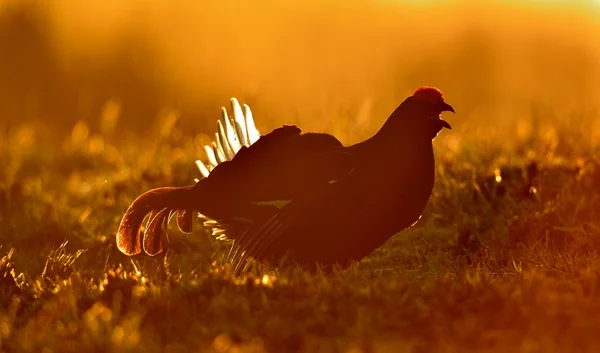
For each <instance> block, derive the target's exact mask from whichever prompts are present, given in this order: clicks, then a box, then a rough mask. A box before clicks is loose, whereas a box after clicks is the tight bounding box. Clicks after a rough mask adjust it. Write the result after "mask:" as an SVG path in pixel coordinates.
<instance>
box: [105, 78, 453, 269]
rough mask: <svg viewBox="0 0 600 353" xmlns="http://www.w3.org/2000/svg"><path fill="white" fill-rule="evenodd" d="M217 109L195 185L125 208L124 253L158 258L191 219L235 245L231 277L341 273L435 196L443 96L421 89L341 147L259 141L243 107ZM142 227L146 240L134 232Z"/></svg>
mask: <svg viewBox="0 0 600 353" xmlns="http://www.w3.org/2000/svg"><path fill="white" fill-rule="evenodd" d="M232 108H233V112H234V114H233V115H234V116H233V118H230V117H228V115H227V112H226V111H225V109H224V108H223V119H222V122H221V121H219V122H218V132H217V134H216V140H215V142H213V144H212V146H207V147H206V150H207V154H208V160H209V164H208V167H207V166H206V165H204V163H202V162H200V161H198V162H197V164H198V167H199V169H200V171H201V172H202V174H203V175H204V176H205V177H204V178H203V179H200V180H199V181H198V182H197V183H196V184H195V185H194V186H186V187H164V188H158V189H154V190H150V191H148V192H146V193H145V194H142V195H141V196H139V197H138V198H137V199H136V200H135V201H134V202H133V203H132V204H131V206H129V208H128V210H127V212H126V213H125V215H124V216H123V219H122V221H121V225H120V227H119V230H118V232H117V245H118V248H119V249H120V250H121V251H122V252H124V253H125V254H128V255H135V254H138V253H141V252H142V250H143V251H144V252H146V253H147V254H149V255H155V254H158V253H160V252H161V251H162V250H163V246H164V244H165V243H166V240H167V232H166V226H167V224H168V221H169V219H170V218H171V216H172V215H177V224H178V226H179V228H180V229H181V230H182V231H184V232H190V231H191V224H192V217H193V214H194V212H198V213H199V214H200V215H201V217H203V218H204V219H206V221H205V222H204V224H205V225H206V226H209V227H212V228H213V234H214V235H215V236H218V237H219V238H221V239H229V240H231V241H232V242H233V244H232V247H231V250H230V254H229V260H230V262H231V263H232V265H233V266H234V268H235V269H236V270H239V269H241V268H243V266H244V265H245V264H247V263H248V260H249V259H256V260H259V261H279V260H281V259H287V260H288V261H291V262H293V263H297V264H301V265H305V266H308V267H314V266H315V265H316V264H320V265H323V266H326V267H328V266H330V265H334V264H338V265H341V266H346V265H348V264H349V263H351V262H352V261H358V260H360V259H362V258H363V257H365V256H366V255H368V254H369V253H370V252H372V251H373V250H374V249H376V248H378V247H379V246H381V245H382V244H383V243H384V242H385V241H386V240H388V239H389V238H390V237H391V236H393V235H394V234H396V233H398V232H400V231H402V230H404V229H406V228H408V227H410V226H411V225H413V224H414V223H416V222H417V221H418V220H419V218H420V217H421V214H422V212H423V210H424V208H425V206H426V205H427V202H428V200H429V197H430V195H431V191H432V189H433V183H434V176H435V163H434V155H433V145H432V140H433V139H434V138H435V137H436V136H437V134H438V133H439V132H440V131H441V130H442V129H443V128H448V129H450V128H451V127H450V125H449V124H448V123H447V122H446V121H444V120H442V119H441V117H440V115H441V113H442V112H445V111H451V112H454V109H453V108H452V106H450V105H449V104H447V103H446V102H445V101H444V98H443V95H442V93H441V91H439V90H438V89H436V88H433V87H421V88H419V89H417V90H416V91H415V92H414V93H413V95H411V96H410V97H408V98H406V99H405V100H404V101H403V102H402V103H401V104H400V105H399V106H398V107H397V108H396V109H395V110H394V111H393V112H392V114H391V115H390V117H389V118H388V119H387V120H386V121H385V123H384V124H383V126H382V127H381V128H380V129H379V131H378V132H377V133H375V134H374V135H373V136H372V137H371V138H369V139H367V140H365V141H362V142H360V143H357V144H354V145H351V146H343V145H342V143H341V142H340V141H339V140H337V139H336V138H335V137H334V136H332V135H329V134H323V133H302V131H301V130H300V129H299V128H298V127H296V126H283V127H281V128H278V129H275V130H273V131H272V132H270V133H269V134H267V135H264V136H262V137H261V136H260V134H259V133H258V130H256V128H255V126H254V121H253V119H252V114H251V111H250V109H249V108H248V106H244V108H245V112H242V109H241V107H240V106H239V104H238V103H237V100H235V99H232ZM145 219H148V221H147V223H146V226H145V230H144V232H143V234H140V228H141V226H142V223H144V220H145Z"/></svg>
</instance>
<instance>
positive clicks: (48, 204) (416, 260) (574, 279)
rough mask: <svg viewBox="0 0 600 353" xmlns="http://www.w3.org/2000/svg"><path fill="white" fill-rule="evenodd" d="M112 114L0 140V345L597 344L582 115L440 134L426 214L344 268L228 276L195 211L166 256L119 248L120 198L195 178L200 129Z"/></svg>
mask: <svg viewBox="0 0 600 353" xmlns="http://www.w3.org/2000/svg"><path fill="white" fill-rule="evenodd" d="M116 118H117V117H116V116H114V115H111V113H110V110H109V111H108V112H107V113H106V114H104V116H103V117H102V119H101V120H100V122H99V125H100V126H101V127H102V128H101V129H100V131H99V132H90V130H89V129H88V127H87V125H86V124H85V123H83V122H80V123H77V124H76V125H75V126H74V127H73V130H72V133H71V135H70V136H69V137H68V138H66V139H59V141H56V140H57V139H56V138H54V139H53V138H50V137H49V136H47V133H46V132H45V131H44V129H42V128H41V127H39V126H32V125H20V126H19V125H14V126H12V127H11V128H9V129H7V131H6V132H4V133H3V135H2V136H1V137H0V160H1V161H3V163H2V164H1V167H0V239H1V240H0V244H1V246H2V247H1V248H0V257H1V258H2V260H0V351H5V352H83V351H115V352H121V351H123V352H125V351H145V352H158V351H165V352H188V351H195V352H196V351H197V352H201V351H211V350H212V351H215V352H296V351H297V352H321V351H323V352H331V351H334V352H335V351H339V352H424V351H434V352H465V351H482V352H509V351H511V352H512V351H521V352H568V351H570V352H595V351H597V350H598V349H600V341H599V340H598V339H597V334H598V332H600V316H599V315H598V313H600V287H599V286H600V261H599V260H598V249H599V248H600V159H599V156H600V154H599V153H598V152H599V151H598V146H597V145H596V144H594V143H593V142H592V141H591V139H590V138H588V136H587V135H586V131H585V129H583V128H581V127H580V126H575V124H573V126H570V125H568V124H560V123H559V122H553V121H552V120H549V121H546V123H547V124H548V125H544V126H530V127H529V129H524V128H523V126H520V127H519V126H515V127H514V129H513V128H507V131H503V132H497V133H495V134H489V133H488V134H487V135H484V134H482V133H481V132H474V131H472V132H469V131H468V130H467V129H463V130H462V132H461V130H460V128H459V129H458V131H456V129H455V130H453V131H452V132H444V133H443V134H446V135H444V136H441V138H440V139H439V140H436V141H435V146H436V153H437V180H436V185H435V189H434V193H433V195H432V198H431V201H430V204H429V206H428V208H427V210H426V212H425V215H424V216H423V218H422V219H421V221H420V222H419V223H418V225H417V226H416V227H414V228H413V229H411V230H409V231H405V232H403V233H401V234H399V235H397V236H395V237H394V238H392V239H391V240H390V241H388V242H387V243H386V244H385V245H384V246H383V247H381V248H380V249H378V250H377V251H375V252H374V253H373V254H372V255H371V256H369V257H368V258H366V259H364V260H363V261H361V262H360V263H358V264H356V265H353V266H352V267H350V268H349V269H347V270H339V269H338V270H336V271H334V272H333V273H330V274H324V273H310V272H305V271H303V270H302V269H299V268H294V267H290V266H288V267H283V268H280V269H274V268H266V267H260V266H257V267H255V268H253V269H252V271H251V272H250V273H249V274H247V275H244V276H242V277H234V276H232V274H231V271H230V269H229V268H228V267H227V265H226V264H225V262H224V259H225V255H226V252H227V250H228V247H227V244H226V243H220V242H217V241H214V240H212V239H211V238H210V236H209V235H208V233H207V232H205V231H204V230H203V229H202V228H201V227H200V222H197V223H196V224H195V231H194V233H193V234H192V235H183V234H180V233H178V231H177V230H176V227H173V228H172V229H171V232H170V235H171V244H170V250H169V251H168V252H167V253H166V254H165V255H161V256H157V257H154V258H149V257H143V256H139V257H134V258H128V257H126V256H124V255H122V254H120V253H119V252H118V251H117V250H116V248H115V245H114V235H115V233H116V229H117V226H118V224H119V221H120V217H121V216H122V214H123V212H124V211H125V209H126V208H127V206H128V204H129V203H130V202H131V201H132V200H133V199H134V197H136V196H137V195H139V194H140V193H141V192H143V191H146V190H148V189H149V188H151V187H156V186H163V185H184V184H189V183H191V181H192V180H193V178H195V177H198V175H199V173H198V172H197V171H196V170H195V167H194V163H193V161H194V159H195V158H196V157H199V156H202V154H201V152H200V151H201V149H200V147H201V146H200V142H201V141H203V138H202V137H196V136H188V135H186V134H185V133H184V132H182V131H180V130H179V129H178V125H177V122H176V120H175V118H173V117H171V118H169V117H168V115H167V117H166V118H164V119H159V120H157V121H156V122H154V130H153V131H154V132H153V133H151V135H150V136H144V137H143V138H142V137H139V136H138V137H133V136H132V137H130V138H128V139H121V138H119V139H117V138H116V137H113V135H114V129H115V125H116V122H115V121H113V120H114V119H116ZM258 119H260V118H258ZM525 120H526V121H529V119H528V118H527V117H525ZM259 121H260V120H259ZM373 123H374V124H375V122H373ZM511 129H512V130H511ZM347 133H348V134H351V133H352V131H348V132H347ZM505 138H510V139H509V140H506V139H505ZM365 221H368V220H365ZM339 237H340V241H343V237H344V235H343V234H339ZM315 246H318V244H315Z"/></svg>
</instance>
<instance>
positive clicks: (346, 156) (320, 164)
mask: <svg viewBox="0 0 600 353" xmlns="http://www.w3.org/2000/svg"><path fill="white" fill-rule="evenodd" d="M303 163H304V168H306V169H307V170H313V171H315V174H316V176H315V177H314V178H313V182H312V184H311V185H306V186H305V187H302V188H301V189H302V190H299V192H298V193H297V194H296V197H295V198H293V199H288V200H279V202H280V203H282V205H281V207H278V208H277V209H273V212H272V214H271V217H270V218H268V219H267V220H266V221H264V222H261V223H258V224H257V223H255V224H252V225H251V226H249V227H248V228H247V229H245V230H244V231H243V232H242V233H241V234H239V235H238V236H237V237H235V241H236V243H235V245H234V247H233V248H232V251H231V253H230V261H231V262H232V264H233V266H234V268H236V270H239V269H240V268H241V267H242V266H243V265H244V264H245V263H246V260H247V259H248V257H259V256H260V255H261V254H262V252H263V251H265V249H267V248H268V246H269V245H270V244H271V243H272V242H273V241H275V240H276V239H277V238H279V237H280V236H281V235H282V234H283V233H285V232H286V231H287V230H288V229H290V228H292V227H295V226H297V224H298V223H301V222H303V220H307V219H312V218H315V217H318V216H322V215H319V213H320V211H319V210H320V209H321V207H320V206H323V205H322V203H328V202H332V201H333V200H334V198H335V195H337V194H340V193H344V192H345V189H346V188H347V187H348V185H349V179H351V177H352V172H353V170H354V168H355V166H356V155H355V154H354V153H350V152H348V151H347V150H346V149H343V148H341V149H336V150H332V151H329V152H325V153H321V154H319V155H317V156H314V157H313V158H310V159H308V160H306V161H303ZM317 181H318V183H317ZM274 201H275V200H273V202H274ZM263 202H266V201H263Z"/></svg>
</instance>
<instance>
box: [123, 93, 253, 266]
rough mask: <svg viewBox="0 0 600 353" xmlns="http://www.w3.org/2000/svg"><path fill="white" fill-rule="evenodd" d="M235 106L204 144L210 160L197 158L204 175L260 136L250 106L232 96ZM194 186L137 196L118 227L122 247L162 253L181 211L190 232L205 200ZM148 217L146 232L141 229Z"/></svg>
mask: <svg viewBox="0 0 600 353" xmlns="http://www.w3.org/2000/svg"><path fill="white" fill-rule="evenodd" d="M231 109H232V112H233V116H232V117H230V116H229V115H228V114H227V110H226V109H225V108H222V116H221V119H220V120H218V121H217V133H216V139H215V141H213V142H212V143H211V145H207V146H204V149H205V151H206V154H207V157H208V163H207V164H205V163H203V162H202V161H200V160H197V161H196V165H197V167H198V169H199V170H200V173H201V174H202V175H203V176H204V177H208V175H209V174H210V171H212V170H213V169H214V168H215V167H216V166H217V165H219V164H220V163H222V162H224V161H230V160H232V159H233V158H234V157H235V155H236V153H237V152H238V151H239V150H240V149H241V148H242V147H244V146H245V147H249V146H250V145H251V144H253V143H254V142H256V141H257V140H258V139H259V138H260V133H259V131H258V130H257V129H256V126H255V124H254V119H253V116H252V111H251V110H250V107H248V106H247V105H246V104H244V105H243V109H242V106H240V103H239V102H238V100H237V99H235V98H231ZM196 181H198V180H196ZM192 190H195V191H197V189H194V187H193V186H185V187H178V188H177V187H162V188H157V189H153V190H150V191H148V192H146V193H144V194H142V195H140V196H139V197H138V198H137V199H135V201H133V203H132V204H131V205H130V206H129V208H128V209H127V211H126V212H125V214H124V215H123V218H122V220H121V224H120V225H119V230H118V231H117V247H118V248H119V250H121V252H123V253H125V254H127V255H136V254H139V253H141V252H142V250H143V251H144V252H145V253H147V254H148V255H156V254H159V253H161V252H162V251H163V250H164V247H165V246H166V244H167V242H168V233H167V225H168V223H169V220H170V219H171V217H172V216H173V215H177V225H178V227H179V229H180V230H181V231H182V232H185V233H190V232H191V231H192V223H193V222H192V221H193V216H194V213H195V211H200V210H199V209H198V207H197V206H198V203H199V202H202V200H200V199H198V195H197V193H196V192H194V191H192ZM145 220H147V221H146V222H145V227H144V231H143V234H142V233H141V232H140V231H141V228H142V224H144V221H145ZM221 235H222V236H223V237H224V235H223V234H221Z"/></svg>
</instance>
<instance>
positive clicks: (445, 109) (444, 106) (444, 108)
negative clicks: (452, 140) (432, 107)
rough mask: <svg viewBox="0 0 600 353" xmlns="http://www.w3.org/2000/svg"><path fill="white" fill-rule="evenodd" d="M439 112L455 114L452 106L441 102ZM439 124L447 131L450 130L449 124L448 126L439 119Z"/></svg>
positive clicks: (444, 121)
mask: <svg viewBox="0 0 600 353" xmlns="http://www.w3.org/2000/svg"><path fill="white" fill-rule="evenodd" d="M440 108H441V110H440V112H452V113H455V114H456V112H455V111H454V108H452V106H451V105H450V104H448V103H446V102H442V103H441V107H440ZM440 123H441V124H442V127H445V128H446V129H448V130H452V126H450V124H448V122H447V121H446V120H442V119H440Z"/></svg>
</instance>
